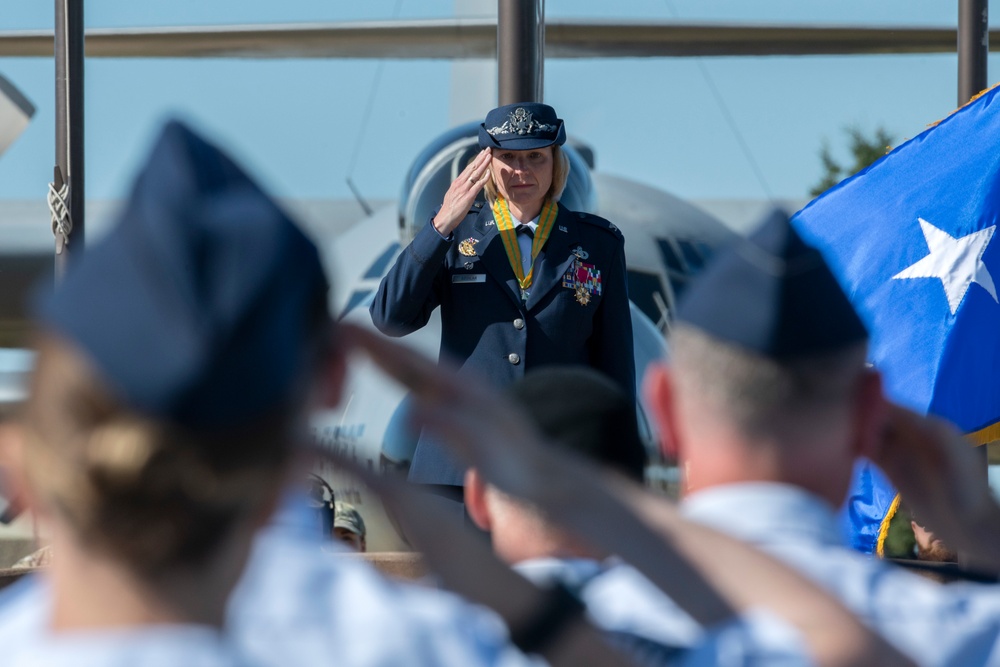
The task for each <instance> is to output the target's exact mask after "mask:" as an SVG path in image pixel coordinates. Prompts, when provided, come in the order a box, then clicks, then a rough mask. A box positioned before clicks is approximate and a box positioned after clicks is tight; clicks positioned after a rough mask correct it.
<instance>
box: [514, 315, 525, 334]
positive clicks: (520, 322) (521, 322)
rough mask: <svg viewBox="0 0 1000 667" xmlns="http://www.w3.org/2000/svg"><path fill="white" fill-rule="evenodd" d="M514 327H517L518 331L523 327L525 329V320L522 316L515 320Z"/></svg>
mask: <svg viewBox="0 0 1000 667" xmlns="http://www.w3.org/2000/svg"><path fill="white" fill-rule="evenodd" d="M514 328H515V329H517V330H518V331H520V330H521V329H523V328H524V320H522V319H521V318H520V317H519V318H517V319H516V320H514Z"/></svg>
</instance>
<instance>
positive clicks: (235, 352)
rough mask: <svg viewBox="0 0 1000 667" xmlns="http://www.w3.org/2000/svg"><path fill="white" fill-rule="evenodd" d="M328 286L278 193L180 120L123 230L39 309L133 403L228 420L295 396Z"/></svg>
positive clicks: (211, 421)
mask: <svg viewBox="0 0 1000 667" xmlns="http://www.w3.org/2000/svg"><path fill="white" fill-rule="evenodd" d="M327 291H328V285H327V281H326V277H325V275H324V272H323V267H322V265H321V263H320V258H319V253H318V252H317V250H316V247H315V246H314V245H313V244H312V242H311V241H309V239H307V238H306V236H305V235H304V234H303V233H302V232H301V231H300V230H299V228H298V227H297V226H296V225H295V224H294V223H293V222H292V221H291V220H290V219H289V218H288V217H287V216H286V214H285V213H284V212H283V211H282V210H281V209H280V208H279V207H278V205H277V204H276V203H275V202H274V200H272V199H271V198H270V197H269V196H268V195H267V194H265V193H264V192H263V191H262V190H261V189H260V188H259V187H258V186H257V185H256V184H255V183H254V182H253V181H252V180H250V178H249V177H248V176H247V175H246V174H245V173H244V172H243V170H242V169H240V168H239V167H238V166H237V165H236V164H235V163H234V162H233V161H232V160H230V159H229V157H227V156H226V155H225V154H224V153H222V152H221V151H220V150H219V149H218V148H216V147H215V146H213V145H211V144H210V143H208V142H207V141H205V140H204V139H202V138H201V137H199V136H198V135H196V134H195V133H194V132H192V131H191V130H190V129H188V128H187V127H186V126H184V125H182V124H181V123H177V122H171V123H168V124H167V125H166V127H165V128H164V129H163V131H162V132H161V134H160V136H159V138H158V140H157V141H156V144H155V146H154V148H153V150H152V153H151V155H150V156H149V158H148V159H147V161H146V164H145V166H144V167H143V168H142V171H141V172H140V173H139V176H138V178H137V180H136V182H135V184H134V186H133V189H132V192H131V195H130V197H129V200H128V202H127V203H126V205H125V207H124V209H123V211H122V213H121V214H120V215H119V219H118V223H117V225H116V226H115V227H114V228H113V229H112V230H111V231H110V232H108V233H107V234H106V235H105V236H104V237H103V238H102V239H101V240H100V241H98V242H97V243H95V244H92V245H88V247H87V252H86V253H84V254H83V255H82V256H81V257H80V258H79V259H77V260H76V262H75V263H74V264H71V265H70V268H69V272H68V274H67V276H66V279H65V280H63V281H62V282H61V283H59V285H58V286H56V288H55V289H54V290H53V291H51V292H48V293H44V294H41V295H39V298H38V299H37V301H36V304H35V314H36V317H37V318H38V320H39V321H40V322H41V323H42V324H43V325H44V326H45V327H46V328H47V329H48V330H50V331H52V332H54V333H56V334H58V335H60V336H62V337H64V338H66V339H68V340H69V341H71V342H72V343H74V344H75V345H76V346H77V347H78V348H79V349H80V350H81V351H82V352H84V353H85V354H86V355H87V356H88V357H89V359H90V361H91V362H92V363H93V364H94V366H95V368H96V369H97V371H98V373H99V374H100V375H101V377H102V378H103V379H104V380H105V381H106V382H107V383H108V385H109V388H110V389H111V391H112V392H113V393H114V394H115V396H116V397H117V398H118V399H119V400H121V401H123V402H124V403H126V404H127V405H129V406H130V407H131V408H133V409H136V410H138V411H140V412H143V413H145V414H148V415H150V416H153V417H158V418H164V419H168V420H170V421H173V422H176V423H179V424H181V425H184V426H189V427H193V428H215V427H220V428H225V427H231V426H235V425H238V424H240V423H243V422H244V420H248V419H253V418H257V417H259V416H260V415H262V414H266V413H267V411H268V410H271V409H276V408H278V407H279V406H280V405H283V404H285V403H287V402H288V401H290V400H293V392H295V391H297V387H298V385H299V384H300V383H301V380H302V377H303V373H304V372H305V371H306V370H307V369H308V365H309V363H310V361H311V357H310V355H309V353H308V350H310V349H315V345H316V341H317V338H318V334H319V333H320V332H321V331H322V327H323V326H325V323H326V322H327V321H328V319H327V318H328V317H329V316H328V314H327Z"/></svg>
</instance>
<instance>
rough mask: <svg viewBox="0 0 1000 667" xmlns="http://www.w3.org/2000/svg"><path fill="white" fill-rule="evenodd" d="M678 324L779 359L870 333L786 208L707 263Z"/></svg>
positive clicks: (814, 351)
mask: <svg viewBox="0 0 1000 667" xmlns="http://www.w3.org/2000/svg"><path fill="white" fill-rule="evenodd" d="M677 321H678V322H681V323H684V324H687V325H690V326H693V327H695V328H697V329H701V330H702V331H704V332H705V333H707V334H709V335H711V336H713V337H715V338H717V339H719V340H721V341H723V342H726V343H732V344H734V345H737V346H740V347H743V348H745V349H748V350H750V351H751V352H755V353H757V354H759V355H761V356H764V357H768V358H771V359H774V360H776V361H785V360H788V359H790V358H796V357H803V356H810V355H816V354H822V353H825V352H832V351H835V350H838V349H842V348H845V347H848V346H850V345H853V344H857V343H860V342H862V341H864V340H866V339H867V338H868V332H867V331H866V330H865V326H864V324H862V322H861V320H860V318H859V317H858V315H857V312H856V311H855V310H854V307H853V306H852V305H851V302H850V301H849V300H848V299H847V296H846V295H845V294H844V291H843V290H842V289H841V288H840V285H839V284H838V283H837V280H836V278H834V276H833V273H832V272H831V271H830V268H829V266H827V264H826V262H825V261H824V259H823V256H822V255H821V254H820V252H819V251H818V250H816V249H815V248H813V247H811V246H809V245H807V244H806V243H805V241H803V240H802V238H801V237H800V236H799V234H798V232H796V231H795V228H794V227H793V226H792V225H791V224H790V222H789V219H788V215H787V214H786V213H784V212H783V211H780V210H774V211H772V212H771V213H770V214H769V215H767V216H766V217H765V218H764V220H763V222H762V223H761V224H760V226H759V227H758V228H757V230H756V231H755V232H754V233H753V234H751V236H750V237H749V238H748V239H746V240H744V241H739V242H737V243H734V244H733V245H731V246H730V247H728V248H727V249H725V250H723V251H722V252H721V253H720V254H719V255H718V256H717V257H716V258H715V259H714V260H713V261H711V262H710V263H709V265H708V266H707V267H706V268H705V270H704V272H703V273H702V274H701V275H700V276H698V277H697V278H696V279H695V280H694V282H693V283H692V284H691V286H690V287H689V288H688V291H687V293H686V294H685V295H684V298H683V299H682V300H681V303H680V306H679V307H678V310H677Z"/></svg>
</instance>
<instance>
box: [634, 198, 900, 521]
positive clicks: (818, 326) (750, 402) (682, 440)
mask: <svg viewBox="0 0 1000 667" xmlns="http://www.w3.org/2000/svg"><path fill="white" fill-rule="evenodd" d="M866 343H867V333H866V331H865V328H864V326H863V325H862V324H861V322H860V320H859V319H858V316H857V314H856V313H855V312H854V309H853V307H852V306H851V304H850V302H849V301H848V300H847V298H846V296H845V295H844V293H843V291H841V289H840V287H839V286H838V284H837V282H836V279H835V278H834V277H833V275H832V273H831V272H830V270H829V268H828V267H827V265H826V263H825V262H824V261H823V258H822V256H821V255H820V254H819V253H818V252H817V251H816V250H815V249H813V248H811V247H810V246H808V245H806V244H805V243H804V242H803V241H802V239H801V238H799V236H798V234H797V233H796V232H795V230H794V228H793V227H792V226H791V225H790V224H789V221H788V218H787V216H784V215H783V214H780V213H776V214H773V215H772V216H770V217H769V218H768V219H767V220H766V221H765V223H764V224H763V225H762V226H761V228H760V229H759V230H758V231H757V232H756V233H755V234H754V235H753V236H751V237H750V238H749V239H748V240H747V241H746V242H743V243H740V244H737V245H736V246H734V247H733V248H730V249H729V250H728V251H726V252H723V253H721V254H720V255H719V256H718V257H717V259H716V260H715V261H714V262H713V263H712V264H711V265H710V266H709V267H708V268H707V269H706V270H705V271H704V273H703V274H702V275H701V276H699V278H698V279H696V281H695V282H694V284H692V286H691V287H690V288H689V291H688V293H687V294H686V295H685V299H684V301H683V302H682V303H681V306H680V308H679V310H678V314H677V322H676V324H675V326H674V328H673V330H672V333H671V337H670V350H671V355H670V364H669V367H667V366H661V367H659V368H657V369H654V370H653V371H651V372H650V373H649V375H648V376H647V381H646V389H647V393H648V396H649V399H650V402H651V403H652V405H653V406H654V410H655V416H656V418H657V421H658V423H659V426H660V432H661V434H662V435H663V437H664V441H665V445H666V447H667V449H668V452H667V453H668V454H670V455H675V456H677V457H679V458H680V460H681V462H682V464H683V470H684V475H685V485H686V488H687V490H688V491H695V490H698V489H701V488H705V487H709V486H714V485H717V484H727V483H734V482H741V481H775V482H785V483H790V484H797V485H799V486H802V487H804V488H806V489H808V490H810V491H812V492H813V493H816V494H818V495H821V496H822V497H824V498H826V499H827V500H828V501H829V502H830V503H832V504H839V503H840V502H841V501H842V500H843V497H844V494H845V493H846V490H847V485H848V483H849V480H850V474H851V470H852V467H853V462H854V459H855V458H856V457H857V456H858V455H859V454H863V453H865V452H866V451H869V450H870V448H871V447H873V446H874V445H875V443H876V442H877V438H878V437H879V433H880V427H881V415H882V411H883V402H882V397H881V384H880V382H879V378H878V376H877V374H875V373H874V372H871V371H870V370H868V369H866V367H865V356H866V350H867V347H866Z"/></svg>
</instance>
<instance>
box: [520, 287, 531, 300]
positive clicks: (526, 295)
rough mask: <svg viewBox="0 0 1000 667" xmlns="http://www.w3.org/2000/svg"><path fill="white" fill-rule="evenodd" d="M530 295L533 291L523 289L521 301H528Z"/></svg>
mask: <svg viewBox="0 0 1000 667" xmlns="http://www.w3.org/2000/svg"><path fill="white" fill-rule="evenodd" d="M529 296H531V292H529V291H528V290H526V289H522V290H521V301H527V300H528V297H529Z"/></svg>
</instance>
